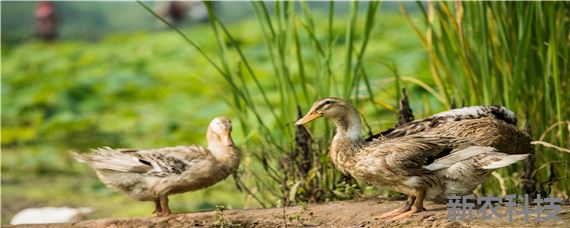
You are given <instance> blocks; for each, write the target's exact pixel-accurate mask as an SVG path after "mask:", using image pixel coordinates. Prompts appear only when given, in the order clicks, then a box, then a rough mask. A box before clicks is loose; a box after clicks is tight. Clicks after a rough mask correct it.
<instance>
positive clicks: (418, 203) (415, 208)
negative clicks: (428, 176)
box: [391, 190, 426, 220]
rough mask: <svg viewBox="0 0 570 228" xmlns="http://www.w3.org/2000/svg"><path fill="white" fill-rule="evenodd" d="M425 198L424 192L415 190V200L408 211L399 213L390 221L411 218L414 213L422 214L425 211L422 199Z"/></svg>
mask: <svg viewBox="0 0 570 228" xmlns="http://www.w3.org/2000/svg"><path fill="white" fill-rule="evenodd" d="M425 197H426V191H425V190H416V197H415V198H416V199H415V200H414V203H413V204H412V206H411V208H410V210H408V211H406V212H404V213H401V214H399V215H397V216H396V217H393V218H392V219H391V220H398V219H403V218H407V217H410V216H412V215H413V214H415V213H418V212H422V211H425V210H426V209H425V208H424V199H425Z"/></svg>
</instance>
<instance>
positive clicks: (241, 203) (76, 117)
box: [1, 2, 570, 223]
mask: <svg viewBox="0 0 570 228" xmlns="http://www.w3.org/2000/svg"><path fill="white" fill-rule="evenodd" d="M1 4H2V87H1V88H2V141H1V142H2V222H3V223H6V222H8V220H7V219H9V218H10V217H11V216H12V215H13V214H14V213H15V212H17V211H18V210H20V209H23V208H27V207H39V206H91V207H94V208H95V209H96V212H95V213H94V214H92V215H91V217H92V218H100V217H121V216H149V215H150V212H151V211H152V205H151V204H150V203H139V202H136V201H134V200H132V199H129V198H128V197H127V196H125V195H124V194H121V193H115V192H112V191H111V190H109V189H107V188H105V187H104V186H103V185H102V184H101V183H100V182H99V181H98V180H97V178H96V176H95V175H94V173H93V172H92V170H90V169H89V168H87V167H86V166H84V165H82V164H78V163H77V162H75V161H73V160H72V159H71V158H70V156H69V155H68V153H67V152H68V151H69V150H78V151H88V150H89V148H93V147H97V146H104V145H106V146H112V147H134V148H155V147H164V146H173V145H185V144H194V143H198V144H202V145H204V144H205V137H204V135H205V130H206V126H207V124H208V122H209V121H210V120H211V119H212V118H213V117H215V116H219V115H228V116H231V117H232V119H234V122H235V123H234V124H235V125H236V126H235V127H234V129H235V130H234V134H233V136H234V139H235V141H236V143H238V145H242V146H241V147H242V149H243V150H244V151H245V152H244V155H243V159H242V161H243V162H242V164H241V168H240V174H241V179H242V180H243V182H244V184H245V187H247V189H248V190H249V191H250V192H249V193H250V194H247V193H246V192H238V190H237V189H236V188H235V186H234V183H233V180H231V179H227V180H226V181H224V182H222V183H220V184H218V185H215V186H214V187H211V188H209V189H206V190H201V191H197V192H193V193H187V194H182V195H177V196H175V197H172V200H171V207H172V208H173V210H174V211H175V212H182V211H185V212H186V211H195V210H210V209H213V208H214V207H215V205H220V204H221V205H225V206H226V208H243V207H259V206H270V205H277V204H278V203H277V201H278V200H281V203H280V204H281V205H283V204H285V202H288V204H289V203H295V202H299V201H313V202H314V201H329V200H337V199H347V198H353V197H358V196H363V195H369V194H372V193H374V194H378V193H380V194H382V195H388V194H390V195H393V193H390V192H387V191H382V190H373V189H371V188H368V187H366V185H364V184H363V183H357V182H354V181H353V180H351V179H350V178H347V177H344V176H342V175H340V174H339V173H338V172H337V171H335V169H334V168H333V167H332V165H331V164H330V163H329V162H328V156H327V155H326V152H327V147H328V142H329V139H330V137H331V135H332V134H333V133H334V132H333V128H332V127H331V126H330V125H328V124H326V123H325V122H324V121H321V122H320V123H316V124H314V125H313V126H311V129H310V132H311V134H312V138H313V139H314V141H313V146H311V148H310V152H299V151H298V149H299V147H298V146H296V145H295V144H294V143H293V142H295V134H296V132H297V130H296V129H295V128H294V126H293V125H292V123H293V122H294V121H295V120H296V118H297V111H298V110H297V107H300V108H301V109H302V111H306V110H307V109H308V108H309V106H310V105H311V103H312V102H313V101H314V100H315V99H317V98H320V97H323V96H329V95H334V96H340V97H345V98H348V99H351V100H353V102H354V103H355V104H357V106H358V107H359V110H360V111H361V112H362V113H363V114H364V116H365V117H366V120H367V122H368V124H369V125H370V127H371V131H372V132H373V133H376V132H379V131H381V130H382V129H386V128H388V127H391V126H393V124H394V123H395V122H396V120H397V116H396V113H395V111H396V110H397V108H398V106H397V104H398V99H399V98H400V92H399V91H400V88H404V87H405V88H407V91H408V94H409V97H410V103H411V106H412V109H413V110H414V114H415V116H416V117H418V118H419V117H425V116H428V115H430V114H433V113H435V112H439V111H443V110H446V109H448V108H450V107H451V105H452V103H453V102H455V103H457V104H461V103H464V104H466V105H476V104H502V105H507V106H508V107H509V108H511V109H513V110H514V111H515V112H517V113H518V114H519V119H521V120H526V119H527V117H525V113H528V118H529V120H530V121H529V123H530V124H531V126H532V127H531V128H532V131H533V136H534V138H535V140H538V139H539V138H540V139H541V140H542V141H545V142H549V143H552V144H555V145H558V146H560V147H565V148H567V147H568V145H569V143H568V128H569V127H570V125H569V124H568V122H567V121H568V119H567V116H569V114H570V108H569V107H568V103H567V102H568V99H567V98H568V92H567V91H568V82H569V79H568V72H569V71H568V68H569V64H568V42H569V41H568V39H569V38H570V37H569V35H568V24H569V18H568V3H532V4H530V3H497V4H494V3H461V4H459V5H454V3H429V4H420V5H417V4H415V3H405V4H404V5H403V7H404V8H405V9H402V10H400V5H399V4H397V3H382V4H381V5H376V6H374V4H369V3H360V4H358V3H347V2H335V3H334V4H333V3H329V2H320V3H313V2H311V3H277V4H274V3H267V4H263V3H246V2H240V3H232V2H222V3H219V2H217V3H215V4H214V5H212V6H211V8H210V9H211V11H210V21H209V22H207V23H203V24H202V23H197V22H193V21H187V22H185V23H183V24H178V25H177V27H178V29H179V31H180V32H182V33H184V34H186V36H187V37H188V38H189V39H190V40H191V41H193V42H194V43H195V44H197V45H199V46H200V48H201V50H203V53H200V52H199V51H197V49H195V48H193V47H192V46H191V45H189V44H188V42H187V41H185V40H184V39H182V37H181V36H180V34H178V33H177V31H176V30H174V29H168V28H167V27H166V26H164V25H163V24H162V23H159V22H158V21H157V20H156V19H154V18H153V16H152V14H150V13H148V12H147V11H145V9H144V8H143V7H141V6H139V5H137V4H136V3H132V2H131V3H129V2H120V3H119V2H112V3H111V2H57V7H58V11H59V12H60V14H61V17H62V27H61V29H60V33H59V40H58V41H55V42H42V41H39V40H37V39H34V38H32V37H33V23H34V20H33V10H34V5H35V3H33V2H2V3H1ZM147 4H149V5H151V6H152V3H147ZM331 6H332V8H330V7H331ZM484 31H487V32H484ZM538 31H540V32H538ZM554 43H555V44H556V45H553V44H554ZM349 44H350V45H349ZM483 50H488V51H483ZM204 55H206V56H209V57H210V58H211V59H212V61H213V63H214V64H215V65H216V66H218V67H219V69H216V68H215V67H213V66H212V62H208V61H207V59H206V58H204ZM347 63H350V64H347ZM565 121H566V122H565ZM522 122H524V121H521V124H520V126H521V127H522ZM553 125H555V127H553V128H549V127H550V126H553ZM550 129H553V130H550ZM543 133H544V137H542V135H543ZM303 153H310V156H309V157H306V158H305V159H303V158H301V157H300V156H302V155H303ZM305 155H306V154H305ZM536 158H537V164H536V165H535V167H536V168H537V169H538V171H537V175H536V178H538V181H539V183H537V184H536V185H537V186H539V187H538V188H539V189H540V190H542V191H545V192H552V193H554V194H556V195H558V196H563V197H565V198H568V190H569V189H570V184H569V181H568V177H569V176H568V168H569V167H568V160H569V156H568V154H564V153H562V152H559V151H558V150H553V149H548V148H544V147H541V146H538V147H537V156H536ZM307 160H308V161H310V166H309V168H308V169H307V170H304V171H302V172H300V171H299V170H301V168H302V165H303V164H304V162H306V161H307ZM551 161H558V162H559V163H554V164H552V163H550V162H551ZM520 170H521V167H520V166H513V167H510V168H507V169H505V170H501V171H500V174H501V175H500V176H499V177H498V178H497V179H492V178H490V180H489V181H488V182H487V183H486V184H485V185H484V187H483V189H484V190H479V193H481V192H482V191H483V192H485V193H493V194H500V193H501V191H507V192H508V193H520V188H519V184H520V183H519V181H520V180H519V179H520V176H521V173H520ZM501 176H502V178H501ZM511 176H513V177H515V178H511ZM275 179H277V180H275ZM501 181H502V182H505V183H502V185H505V186H502V185H499V184H497V183H499V182H501ZM319 191H320V192H319ZM396 195H397V194H396ZM236 196H239V197H236Z"/></svg>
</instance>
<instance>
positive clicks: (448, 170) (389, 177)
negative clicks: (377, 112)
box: [296, 97, 528, 219]
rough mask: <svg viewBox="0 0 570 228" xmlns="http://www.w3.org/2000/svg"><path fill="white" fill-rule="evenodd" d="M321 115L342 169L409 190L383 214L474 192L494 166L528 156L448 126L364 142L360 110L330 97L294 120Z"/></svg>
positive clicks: (407, 213) (408, 212)
mask: <svg viewBox="0 0 570 228" xmlns="http://www.w3.org/2000/svg"><path fill="white" fill-rule="evenodd" d="M447 115H448V114H444V115H443V116H447ZM319 117H325V118H328V119H331V120H332V121H334V123H335V125H336V129H337V131H336V134H335V136H334V138H333V140H332V143H331V149H330V156H331V159H332V161H333V163H334V164H335V166H336V167H337V168H338V169H340V170H341V171H342V172H344V173H346V174H350V175H352V176H353V177H355V178H356V179H358V180H361V181H365V182H368V183H371V184H373V185H375V186H382V187H386V188H389V189H391V190H394V191H398V192H402V193H404V194H406V195H408V200H407V202H406V203H405V204H404V205H403V206H402V207H401V208H398V209H396V210H394V211H391V212H388V213H384V214H382V215H380V216H379V218H385V217H392V219H399V218H403V217H407V216H410V215H411V214H413V213H416V212H420V211H423V210H425V209H424V207H423V201H424V199H428V200H433V201H436V202H442V201H444V200H445V197H446V196H447V195H451V194H457V195H467V194H471V193H472V192H473V190H474V189H475V187H476V186H477V185H479V184H480V183H482V182H483V181H484V180H485V178H486V177H487V176H488V175H489V174H490V173H491V172H492V171H493V170H495V169H498V168H501V167H505V166H508V165H510V164H512V163H514V162H517V161H519V160H523V159H525V158H526V157H527V156H528V155H527V154H523V155H509V154H506V153H502V152H499V150H497V149H496V148H494V147H492V146H485V145H480V144H479V143H478V141H480V140H472V139H470V138H468V137H467V138H462V137H458V136H457V135H454V136H449V134H448V135H442V134H441V133H442V132H444V130H439V131H437V132H439V133H440V134H439V135H438V134H427V133H422V134H410V135H401V136H398V137H394V138H384V139H382V140H372V141H366V140H364V139H363V138H362V137H361V131H362V127H361V121H360V117H359V113H358V112H357V111H356V109H355V108H354V107H353V106H352V105H351V104H350V103H348V102H346V101H344V100H342V99H339V98H332V97H331V98H325V99H321V100H318V101H316V102H315V103H314V104H313V106H312V107H311V109H310V111H309V112H308V114H307V115H305V116H304V117H302V118H301V119H299V120H298V121H297V122H296V124H297V125H299V124H306V123H308V122H310V121H313V120H315V119H317V118H319ZM490 121H491V123H494V122H493V121H494V120H490ZM499 121H502V120H499ZM441 129H443V128H441ZM434 132H436V131H434ZM495 134H496V133H495ZM466 135H468V134H466Z"/></svg>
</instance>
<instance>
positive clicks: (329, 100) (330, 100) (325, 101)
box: [325, 100, 333, 104]
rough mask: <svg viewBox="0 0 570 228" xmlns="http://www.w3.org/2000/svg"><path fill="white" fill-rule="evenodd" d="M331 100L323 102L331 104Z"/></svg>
mask: <svg viewBox="0 0 570 228" xmlns="http://www.w3.org/2000/svg"><path fill="white" fill-rule="evenodd" d="M332 103H333V102H332V101H331V100H326V101H325V104H332Z"/></svg>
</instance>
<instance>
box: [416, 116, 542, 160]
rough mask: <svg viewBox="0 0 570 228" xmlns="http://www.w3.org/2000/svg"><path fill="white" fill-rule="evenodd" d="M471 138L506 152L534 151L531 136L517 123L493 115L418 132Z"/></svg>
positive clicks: (443, 124)
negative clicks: (510, 122)
mask: <svg viewBox="0 0 570 228" xmlns="http://www.w3.org/2000/svg"><path fill="white" fill-rule="evenodd" d="M418 135H438V136H449V137H461V138H469V139H471V140H473V141H474V142H475V143H477V144H479V145H481V146H491V147H495V148H496V149H497V150H499V151H500V152H502V153H506V154H527V153H531V152H532V145H531V144H530V142H531V140H532V139H531V137H530V135H529V134H527V133H525V132H523V131H522V130H520V129H518V128H517V127H516V125H512V124H508V123H505V122H504V121H502V120H497V119H494V118H491V117H485V118H479V119H467V120H461V121H455V122H446V123H442V124H441V125H439V126H437V127H435V128H430V129H428V130H426V131H423V132H421V133H418Z"/></svg>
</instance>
